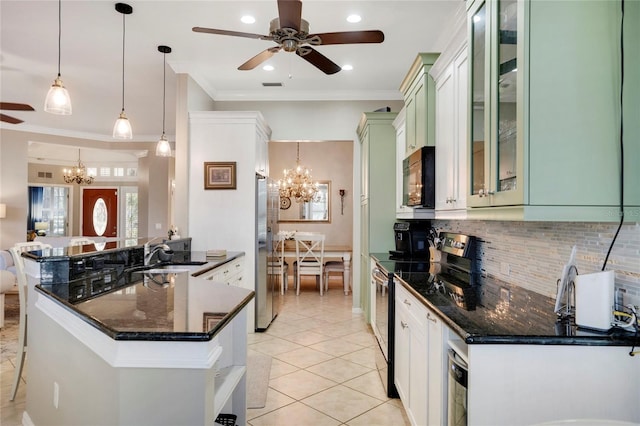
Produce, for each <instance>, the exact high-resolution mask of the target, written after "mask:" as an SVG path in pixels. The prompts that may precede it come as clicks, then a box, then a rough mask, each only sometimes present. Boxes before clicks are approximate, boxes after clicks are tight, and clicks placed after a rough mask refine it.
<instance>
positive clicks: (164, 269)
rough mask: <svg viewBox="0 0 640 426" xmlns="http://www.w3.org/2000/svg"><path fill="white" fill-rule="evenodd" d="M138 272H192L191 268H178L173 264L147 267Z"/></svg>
mask: <svg viewBox="0 0 640 426" xmlns="http://www.w3.org/2000/svg"><path fill="white" fill-rule="evenodd" d="M138 272H142V273H144V274H180V273H184V272H191V271H190V270H189V269H185V268H176V267H174V266H173V265H167V266H164V267H161V268H153V269H145V270H142V271H138Z"/></svg>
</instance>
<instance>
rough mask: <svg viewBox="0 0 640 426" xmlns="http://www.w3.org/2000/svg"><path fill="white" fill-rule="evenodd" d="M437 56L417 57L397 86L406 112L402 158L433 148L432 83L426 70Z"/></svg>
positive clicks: (433, 93) (433, 101)
mask: <svg viewBox="0 0 640 426" xmlns="http://www.w3.org/2000/svg"><path fill="white" fill-rule="evenodd" d="M439 56H440V54H439V53H419V54H418V55H417V57H416V59H415V60H414V61H413V64H412V65H411V68H410V69H409V72H408V73H407V75H406V76H405V78H404V80H403V81H402V83H401V84H400V91H401V92H402V94H403V96H404V106H405V112H406V120H405V126H406V139H405V143H406V147H405V155H406V156H408V155H409V154H411V153H412V152H414V151H416V150H417V149H419V148H421V147H423V146H435V139H436V136H435V135H436V133H435V132H436V130H435V127H436V126H435V120H436V114H435V96H436V95H435V82H434V81H433V78H432V77H431V75H429V70H430V69H431V67H432V66H433V64H434V63H435V61H436V60H437V59H438V57H439Z"/></svg>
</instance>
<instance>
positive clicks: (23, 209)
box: [0, 129, 28, 249]
mask: <svg viewBox="0 0 640 426" xmlns="http://www.w3.org/2000/svg"><path fill="white" fill-rule="evenodd" d="M27 147H28V138H27V134H26V133H23V132H14V131H10V130H4V129H3V130H2V131H1V133H0V203H4V204H6V205H7V217H6V218H4V219H0V248H2V249H5V248H8V247H11V246H13V245H14V244H15V243H16V242H18V241H26V239H27V220H26V217H27V201H28V200H27V167H26V165H27Z"/></svg>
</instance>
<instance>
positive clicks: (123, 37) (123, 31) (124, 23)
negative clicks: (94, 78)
mask: <svg viewBox="0 0 640 426" xmlns="http://www.w3.org/2000/svg"><path fill="white" fill-rule="evenodd" d="M125 16H126V15H125V14H124V13H123V14H122V112H124V40H125V31H126V22H125Z"/></svg>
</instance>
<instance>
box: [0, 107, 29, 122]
mask: <svg viewBox="0 0 640 426" xmlns="http://www.w3.org/2000/svg"><path fill="white" fill-rule="evenodd" d="M2 109H4V110H9V111H35V110H34V109H33V107H32V106H31V105H27V104H17V103H14V102H0V110H2ZM0 121H4V122H5V123H11V124H20V123H22V122H23V121H24V120H20V119H19V118H15V117H11V116H10V115H5V114H2V113H0Z"/></svg>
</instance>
